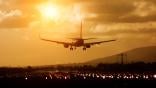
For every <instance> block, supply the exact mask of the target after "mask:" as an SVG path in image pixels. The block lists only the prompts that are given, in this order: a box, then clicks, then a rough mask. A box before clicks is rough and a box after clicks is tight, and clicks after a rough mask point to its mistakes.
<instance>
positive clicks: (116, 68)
mask: <svg viewBox="0 0 156 88" xmlns="http://www.w3.org/2000/svg"><path fill="white" fill-rule="evenodd" d="M155 68H156V62H154V63H144V62H136V63H131V64H118V63H114V64H103V63H99V64H98V65H96V66H93V65H67V66H66V65H57V66H40V67H31V66H28V67H23V68H22V67H14V68H13V67H1V68H0V75H3V74H13V73H26V72H35V71H83V72H85V71H93V72H97V71H99V72H107V71H109V72H121V71H126V72H127V71H128V72H130V71H135V72H145V71H156V69H155Z"/></svg>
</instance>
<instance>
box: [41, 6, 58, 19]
mask: <svg viewBox="0 0 156 88" xmlns="http://www.w3.org/2000/svg"><path fill="white" fill-rule="evenodd" d="M39 11H40V13H41V14H42V16H43V17H44V18H45V19H50V20H57V19H58V18H59V15H60V13H59V8H58V7H57V6H56V5H53V4H43V5H40V6H39Z"/></svg>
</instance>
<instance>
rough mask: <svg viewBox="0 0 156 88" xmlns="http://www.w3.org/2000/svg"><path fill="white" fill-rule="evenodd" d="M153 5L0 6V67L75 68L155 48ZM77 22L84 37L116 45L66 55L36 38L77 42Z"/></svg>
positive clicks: (73, 1)
mask: <svg viewBox="0 0 156 88" xmlns="http://www.w3.org/2000/svg"><path fill="white" fill-rule="evenodd" d="M155 3H156V1H155V0H111V1H108V0H25V1H23V0H0V41H1V44H0V66H26V65H50V64H62V63H79V62H85V61H89V60H93V59H96V58H100V57H106V56H110V55H113V54H117V53H120V52H123V51H127V50H129V49H133V48H136V47H142V46H151V45H155V44H156V37H155V34H156V30H155V29H156V14H155V13H156V4H155ZM49 9H50V10H53V11H52V12H50V10H49ZM45 10H48V11H49V12H47V11H45ZM49 14H51V15H49ZM81 16H82V17H83V20H84V24H83V28H84V30H83V34H84V37H97V38H100V39H98V40H108V39H117V40H118V41H115V42H110V43H105V44H101V45H100V46H93V47H92V48H91V49H88V50H87V51H86V52H84V51H82V48H78V49H77V50H76V51H70V50H69V49H65V48H64V47H63V46H62V45H58V44H55V43H51V42H45V41H41V40H40V39H39V35H41V36H42V37H46V38H48V39H57V40H60V41H68V40H67V38H70V37H76V36H78V33H79V23H80V22H79V17H81ZM98 40H95V41H98ZM145 41H146V42H145Z"/></svg>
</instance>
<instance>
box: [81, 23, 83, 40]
mask: <svg viewBox="0 0 156 88" xmlns="http://www.w3.org/2000/svg"><path fill="white" fill-rule="evenodd" d="M82 37H83V36H82V21H81V27H80V38H81V39H82Z"/></svg>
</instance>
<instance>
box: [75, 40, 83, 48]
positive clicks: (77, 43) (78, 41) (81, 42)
mask: <svg viewBox="0 0 156 88" xmlns="http://www.w3.org/2000/svg"><path fill="white" fill-rule="evenodd" d="M73 44H74V46H76V47H81V46H83V45H84V40H83V39H77V40H76V41H75V42H73Z"/></svg>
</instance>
